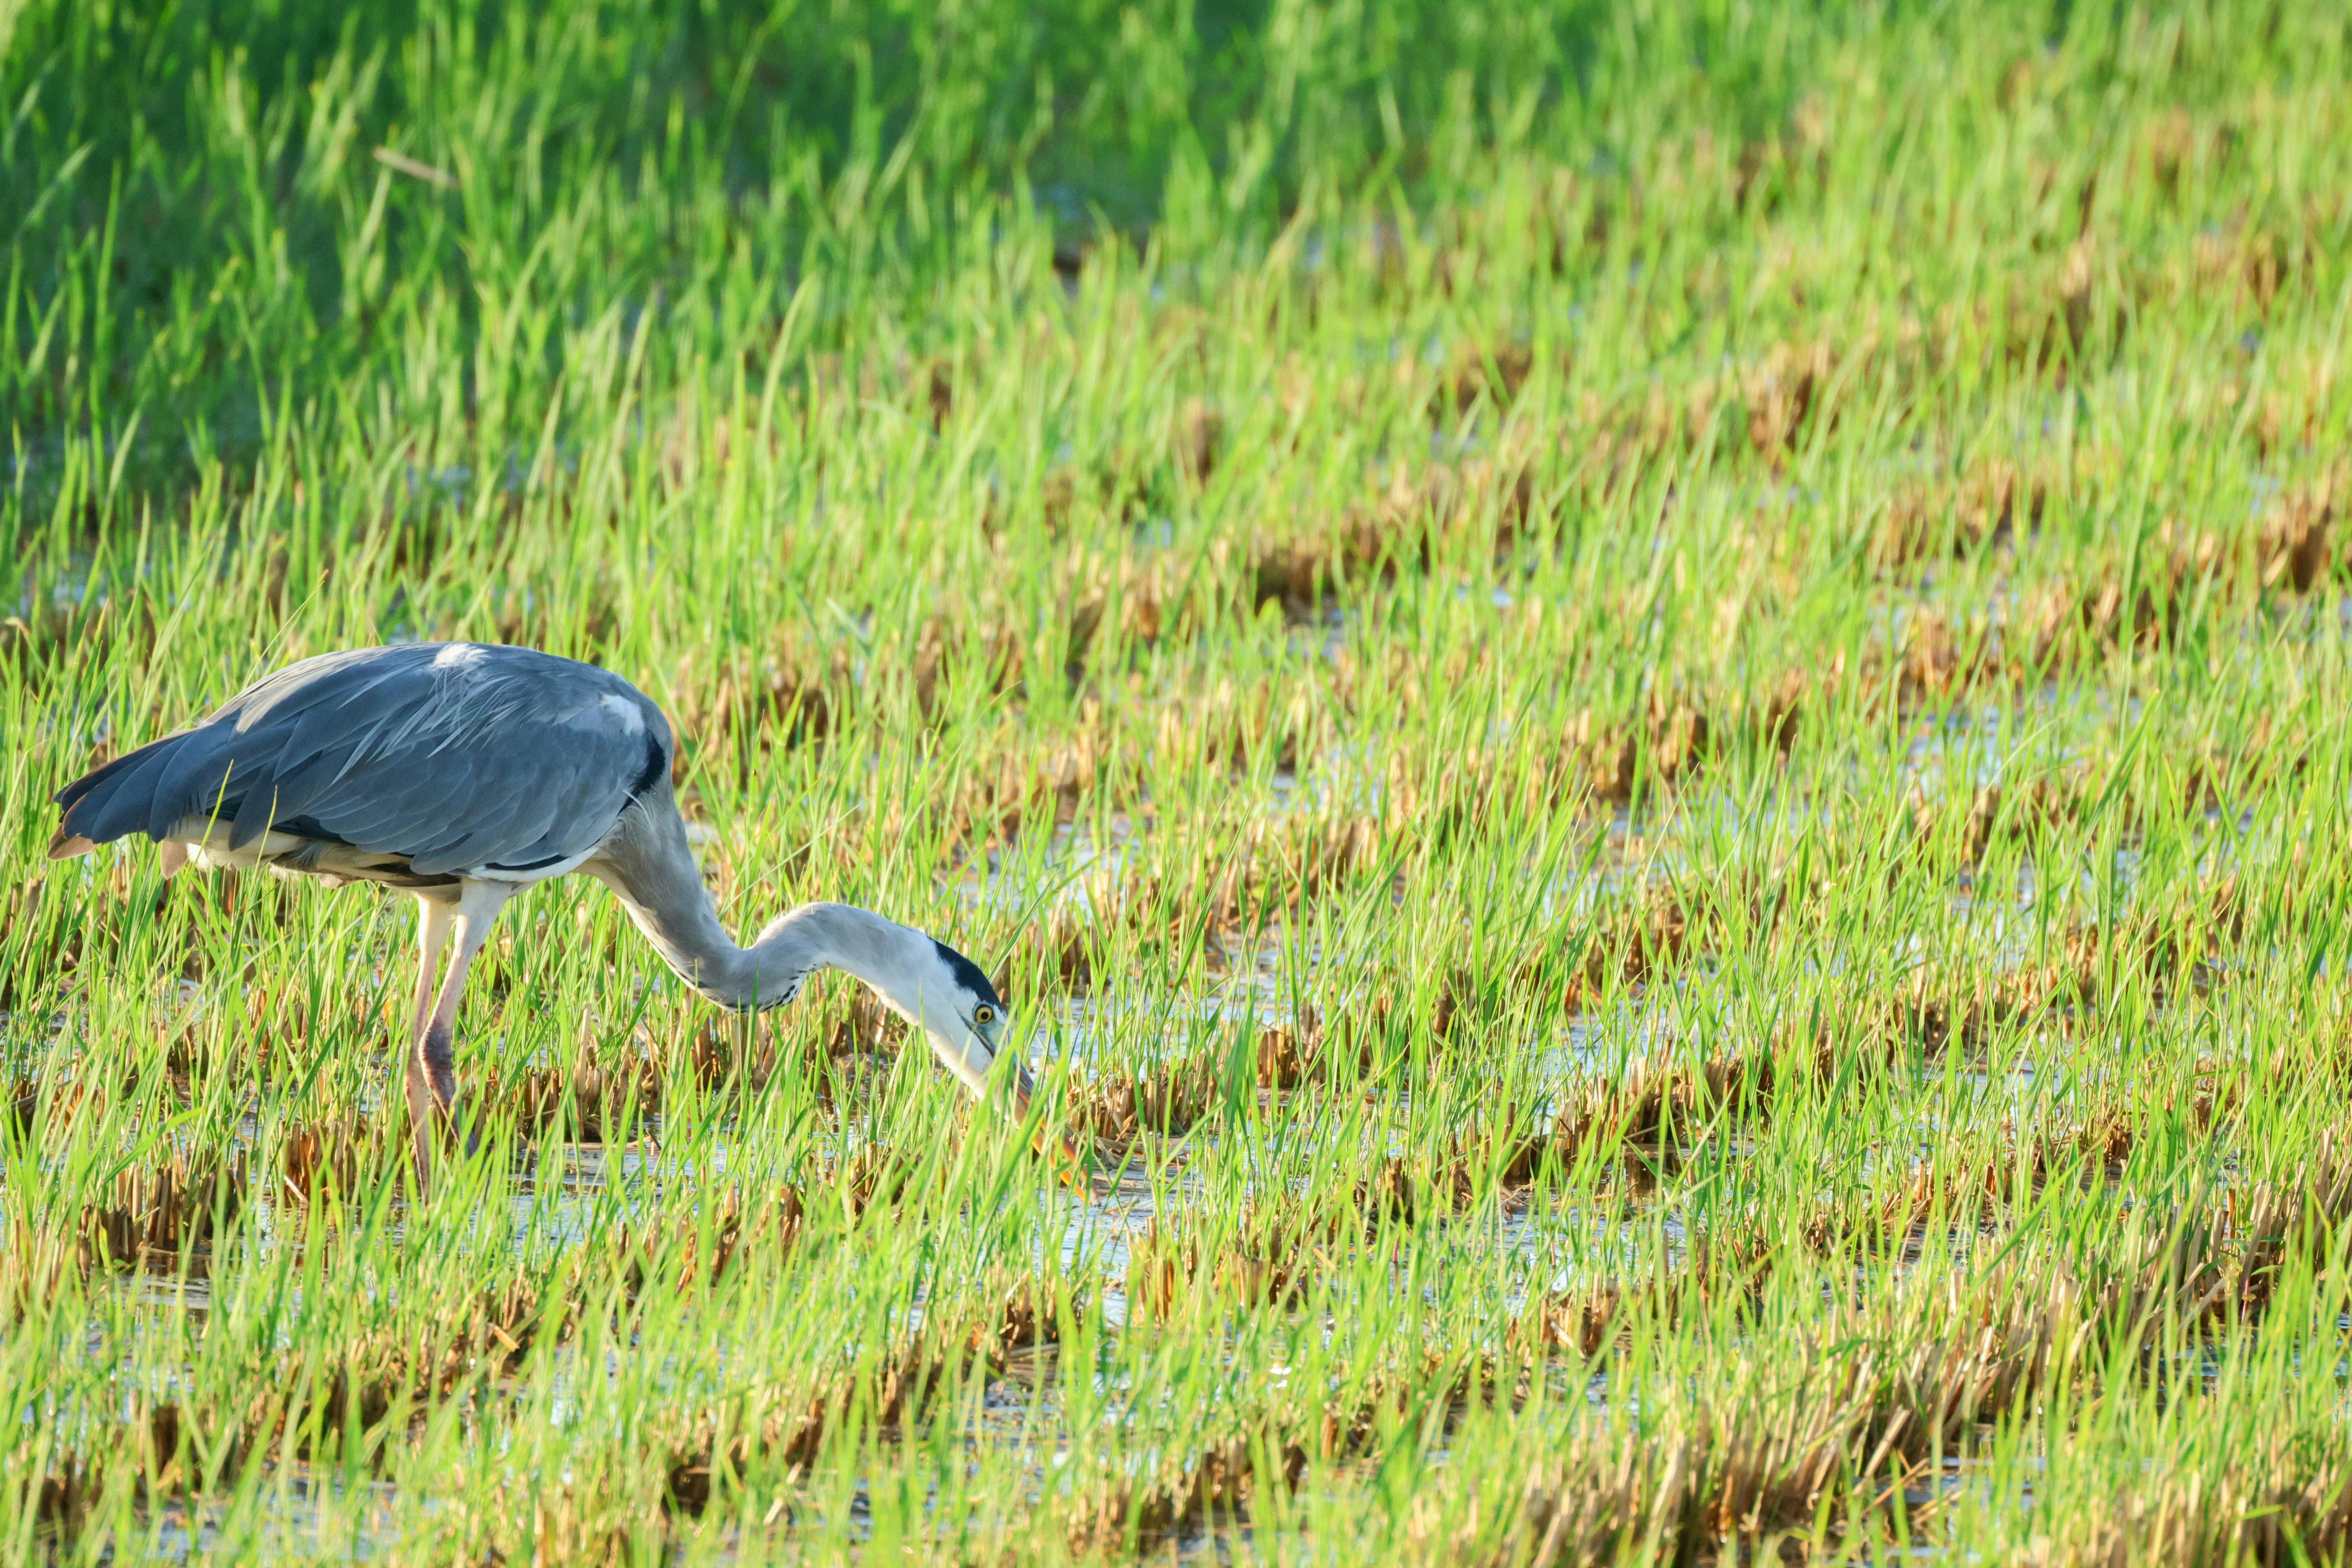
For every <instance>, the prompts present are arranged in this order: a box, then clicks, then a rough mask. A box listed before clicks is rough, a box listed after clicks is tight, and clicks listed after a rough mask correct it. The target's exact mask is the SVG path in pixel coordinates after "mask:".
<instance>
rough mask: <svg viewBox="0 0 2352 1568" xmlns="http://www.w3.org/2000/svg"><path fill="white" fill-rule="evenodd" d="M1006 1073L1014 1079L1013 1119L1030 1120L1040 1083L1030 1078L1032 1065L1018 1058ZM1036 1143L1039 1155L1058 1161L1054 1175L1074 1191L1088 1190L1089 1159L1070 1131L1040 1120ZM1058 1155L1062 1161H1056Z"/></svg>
mask: <svg viewBox="0 0 2352 1568" xmlns="http://www.w3.org/2000/svg"><path fill="white" fill-rule="evenodd" d="M1005 1070H1006V1071H1007V1072H1008V1073H1009V1074H1010V1075H1011V1077H1012V1089H1013V1120H1014V1121H1028V1120H1029V1109H1030V1107H1031V1106H1032V1105H1034V1103H1035V1102H1036V1099H1037V1080H1036V1079H1033V1078H1031V1077H1030V1076H1029V1066H1028V1064H1027V1063H1026V1062H1024V1061H1022V1060H1020V1059H1019V1058H1013V1060H1011V1061H1008V1062H1006V1063H1005ZM1035 1142H1036V1149H1037V1152H1038V1153H1040V1154H1043V1155H1045V1158H1046V1159H1048V1160H1052V1161H1053V1162H1054V1164H1055V1167H1056V1168H1055V1172H1054V1174H1055V1176H1057V1177H1059V1178H1060V1179H1061V1182H1062V1184H1063V1185H1064V1186H1066V1187H1069V1188H1071V1189H1072V1190H1073V1191H1083V1190H1085V1189H1087V1186H1088V1183H1087V1160H1086V1156H1085V1155H1084V1154H1081V1153H1080V1152H1078V1146H1077V1144H1076V1142H1072V1141H1071V1138H1070V1135H1069V1133H1068V1131H1066V1130H1064V1129H1062V1128H1058V1127H1048V1126H1047V1125H1046V1124H1045V1122H1043V1121H1040V1122H1039V1123H1038V1124H1037V1133H1036V1139H1035ZM1056 1154H1059V1155H1060V1156H1061V1158H1060V1159H1058V1160H1055V1158H1054V1157H1055V1155H1056Z"/></svg>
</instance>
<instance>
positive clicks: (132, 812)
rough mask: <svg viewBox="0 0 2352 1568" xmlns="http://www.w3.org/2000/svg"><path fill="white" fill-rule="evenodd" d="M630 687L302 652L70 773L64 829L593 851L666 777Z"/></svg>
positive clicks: (640, 699) (413, 847) (559, 673)
mask: <svg viewBox="0 0 2352 1568" xmlns="http://www.w3.org/2000/svg"><path fill="white" fill-rule="evenodd" d="M670 752H671V739H670V734H669V727H668V725H667V722H666V721H664V720H663V719H662V716H661V711H660V710H658V709H656V707H655V706H654V705H653V704H652V703H651V702H649V701H647V700H646V699H645V697H644V696H643V695H641V694H640V693H639V692H638V691H637V690H636V689H635V688H634V687H632V686H630V685H629V684H628V682H626V681H625V680H623V679H620V678H619V677H618V676H615V675H613V674H611V673H610V672H609V671H606V670H603V669H599V668H596V667H595V666H593V665H587V664H580V663H575V662H574V661H572V660H571V659H564V658H554V657H553V656H551V655H548V654H543V653H540V652H537V651H535V650H533V649H530V648H516V647H498V646H495V645H481V644H432V643H424V644H415V645H411V646H406V647H383V648H365V649H359V650H356V651H353V652H349V653H339V654H329V655H326V656H323V657H322V658H313V659H306V660H304V661H302V662H301V663H299V664H295V665H289V667H287V668H284V669H281V670H278V671H277V672H276V673H274V674H272V675H270V676H268V677H267V678H266V679H262V680H260V681H258V682H257V683H256V684H254V685H253V686H251V687H248V688H247V689H246V690H244V691H242V692H240V693H238V694H237V695H236V697H234V698H232V699H231V700H229V701H228V702H226V703H225V704H224V705H223V706H222V707H221V708H220V709H219V710H218V711H216V712H215V713H214V714H213V715H212V716H211V717H210V718H208V719H206V720H205V722H204V723H202V724H200V725H198V726H196V727H195V728H194V729H193V730H189V731H184V732H182V733H180V734H178V735H173V736H168V737H166V738H165V739H163V740H162V741H158V742H154V743H153V744H152V745H150V746H146V747H142V748H141V749H140V750H139V751H137V752H131V753H129V754H127V755H125V756H122V757H120V758H117V759H115V760H114V761H113V762H112V763H109V764H108V765H107V766H105V767H103V768H100V769H98V770H97V771H96V772H94V773H89V774H88V775H86V776H85V777H83V778H81V779H79V780H77V781H76V782H75V783H73V784H68V786H67V787H66V788H65V789H64V790H62V791H61V792H59V794H58V805H62V806H64V807H65V823H64V826H62V827H60V828H59V830H58V834H59V838H60V840H63V839H64V838H66V837H68V836H72V835H79V836H81V837H86V838H89V839H90V840H91V841H92V842H95V843H101V844H102V843H106V842H108V841H109V840H111V839H115V838H120V837H123V836H124V835H125V834H128V833H133V832H139V831H142V830H143V831H144V832H146V833H147V834H148V835H150V836H151V837H163V836H164V835H165V834H166V833H167V832H168V831H169V830H170V829H171V828H172V827H173V825H175V824H177V823H181V822H184V820H186V819H187V818H188V817H190V816H199V817H209V816H215V815H217V816H218V817H219V818H220V819H221V820H223V821H226V822H228V823H230V824H232V826H231V829H230V843H231V847H244V846H246V845H247V844H250V843H251V842H252V841H253V840H254V839H255V838H257V837H259V836H260V835H261V834H262V832H263V831H264V830H265V829H268V828H270V827H276V828H278V829H279V830H280V831H284V832H289V833H294V834H297V835H299V836H306V837H314V838H323V839H330V840H333V841H337V842H341V843H345V844H350V845H352V846H354V847H358V848H361V849H363V850H367V851H370V852H373V853H377V854H385V855H400V856H405V857H408V858H410V860H411V864H412V868H413V869H415V870H416V871H417V872H419V873H422V874H428V875H431V874H440V873H445V872H449V871H456V870H462V869H467V868H479V867H495V868H506V869H520V868H528V867H530V866H533V865H547V864H552V863H554V862H556V861H558V860H562V859H568V858H573V857H576V856H579V855H582V854H585V853H586V852H587V851H589V850H591V849H593V848H594V847H595V846H596V845H597V844H598V843H599V842H601V841H602V839H603V838H604V836H605V835H606V834H608V833H609V832H610V831H611V830H612V827H613V825H614V822H615V821H616V820H617V819H618V818H619V816H620V814H621V812H622V810H623V809H625V807H626V806H627V805H628V804H629V802H630V800H632V799H633V798H635V796H636V795H639V794H642V793H644V792H645V791H646V789H648V788H650V787H651V786H652V784H653V783H654V782H655V780H656V779H657V778H658V777H659V776H660V775H661V773H663V772H665V771H667V767H668V763H669V756H670Z"/></svg>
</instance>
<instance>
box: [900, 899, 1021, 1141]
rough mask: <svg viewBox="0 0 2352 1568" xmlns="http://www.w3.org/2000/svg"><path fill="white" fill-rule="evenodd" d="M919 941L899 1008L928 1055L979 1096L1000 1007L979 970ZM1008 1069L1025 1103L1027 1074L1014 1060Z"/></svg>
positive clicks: (1000, 1036) (998, 1030)
mask: <svg viewBox="0 0 2352 1568" xmlns="http://www.w3.org/2000/svg"><path fill="white" fill-rule="evenodd" d="M910 934H911V935H913V936H915V937H916V938H918V939H919V940H918V942H917V943H916V947H917V951H916V952H915V954H914V955H913V957H914V963H913V964H912V967H913V968H914V969H915V970H916V971H917V976H916V984H914V985H913V986H912V987H911V988H910V989H911V991H912V995H911V996H910V997H908V998H907V1001H908V1003H910V1004H911V1005H902V1007H901V1011H903V1012H905V1013H907V1015H908V1022H909V1023H912V1024H915V1025H918V1026H920V1028H921V1029H922V1031H923V1033H924V1034H926V1035H928V1036H929V1037H930V1041H931V1049H932V1051H933V1052H935V1053H936V1054H937V1055H938V1057H939V1058H940V1063H941V1064H942V1065H943V1066H945V1067H946V1068H947V1069H948V1070H949V1071H950V1072H951V1073H953V1074H955V1075H956V1077H958V1078H960V1079H962V1080H963V1081H964V1083H965V1085H966V1086H967V1087H968V1088H970V1089H971V1091H972V1093H974V1094H977V1095H982V1096H984V1095H985V1094H986V1092H987V1087H988V1069H989V1066H990V1064H991V1063H992V1062H993V1061H995V1059H996V1054H997V1051H998V1050H999V1049H1000V1048H1001V1047H1002V1046H1003V1040H1004V1001H1003V998H1002V997H1000V996H998V995H997V994H996V987H995V986H994V985H993V984H991V983H990V981H989V978H988V976H987V974H985V973H982V970H981V967H980V965H978V964H977V963H973V962H972V961H971V959H969V958H966V957H965V956H964V955H963V954H962V953H961V952H957V951H956V950H955V949H954V948H951V947H950V946H949V945H948V944H947V943H946V942H940V941H938V940H937V939H935V938H932V937H928V936H923V935H922V934H921V933H920V932H911V933H910ZM1010 1066H1011V1067H1012V1068H1013V1074H1014V1076H1013V1079H1012V1082H1013V1092H1014V1096H1015V1099H1016V1100H1017V1102H1018V1104H1019V1105H1020V1107H1021V1108H1023V1109H1025V1108H1026V1106H1027V1103H1028V1091H1029V1088H1030V1085H1029V1074H1028V1072H1027V1070H1026V1069H1025V1068H1023V1066H1022V1064H1021V1063H1020V1061H1019V1060H1018V1059H1017V1058H1016V1059H1015V1060H1014V1061H1013V1062H1012V1063H1011V1064H1010Z"/></svg>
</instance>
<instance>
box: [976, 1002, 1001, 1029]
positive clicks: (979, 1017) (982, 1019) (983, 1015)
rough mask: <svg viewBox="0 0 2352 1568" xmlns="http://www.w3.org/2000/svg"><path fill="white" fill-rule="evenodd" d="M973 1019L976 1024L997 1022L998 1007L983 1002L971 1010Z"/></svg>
mask: <svg viewBox="0 0 2352 1568" xmlns="http://www.w3.org/2000/svg"><path fill="white" fill-rule="evenodd" d="M971 1021H972V1022H973V1023H975V1024H993V1023H994V1022H996V1009H995V1008H993V1007H992V1006H990V1005H988V1004H987V1003H985V1002H982V1004H981V1005H979V1006H977V1007H974V1008H973V1009H972V1010H971Z"/></svg>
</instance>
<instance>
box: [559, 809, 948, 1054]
mask: <svg viewBox="0 0 2352 1568" xmlns="http://www.w3.org/2000/svg"><path fill="white" fill-rule="evenodd" d="M632 815H633V816H639V818H640V819H639V820H638V821H637V822H635V823H632V824H625V826H624V831H623V832H622V833H621V834H620V835H619V836H617V837H615V839H614V842H613V843H612V844H610V845H608V846H607V847H606V848H605V849H604V852H603V853H602V854H601V855H599V857H598V858H596V860H594V861H592V862H590V863H589V864H588V865H586V866H584V867H583V869H584V870H587V871H589V872H591V873H592V874H593V875H595V876H596V877H597V878H598V879H600V880H602V881H603V882H604V884H605V885H606V886H607V887H609V888H611V889H613V891H614V894H616V895H617V896H618V897H619V899H620V900H621V904H622V907H623V908H625V909H626V910H628V912H629V918H630V919H631V920H632V921H635V924H636V927H637V929H638V930H639V931H643V932H645V934H646V940H647V941H649V942H652V943H653V944H654V949H655V951H656V952H659V953H660V954H661V956H662V961H663V962H664V963H667V964H668V965H669V967H670V968H671V970H672V971H673V972H675V973H677V976H678V978H679V979H681V980H684V981H685V982H686V983H687V984H688V985H691V986H693V987H694V989H695V990H696V991H698V992H699V993H701V994H702V995H703V996H705V997H706V998H708V999H709V1000H710V1001H711V1002H714V1003H716V1004H718V1005H719V1006H722V1007H733V1008H758V1007H772V1006H776V1005H780V1004H782V1003H785V1002H789V1001H791V1000H792V999H793V997H794V996H796V995H798V994H800V988H801V985H802V984H803V982H805V981H806V980H807V978H808V977H809V975H810V974H812V973H814V972H815V971H817V970H820V969H838V970H841V971H842V972H844V973H847V974H851V975H854V976H856V978H857V979H859V980H862V981H864V982H865V983H866V984H867V985H869V986H871V987H873V988H874V990H875V991H876V992H877V993H879V994H880V995H881V996H882V998H883V1000H884V1001H886V1002H887V1003H889V1004H890V1005H892V1006H893V1007H894V1008H896V1009H898V1011H900V1012H902V1013H905V1014H907V1015H908V1016H915V1014H914V1013H913V1011H912V1010H911V1009H910V1008H909V1006H908V1001H909V999H908V997H906V996H905V995H904V993H905V991H906V989H907V987H906V985H905V984H903V983H902V982H903V981H904V979H905V975H906V969H907V966H906V963H905V958H904V952H903V951H902V950H903V948H904V946H905V944H906V942H907V941H908V939H909V938H910V937H913V936H915V935H917V934H918V933H915V932H913V931H909V930H908V928H907V927H905V926H902V925H899V924H898V923H897V922H896V921H889V920H886V919H884V918H883V917H882V916H880V915H877V914H875V913H873V912H872V911H871V910H861V909H858V908H856V907H855V906H853V905H849V904H803V905H802V906H800V907H799V908H798V909H795V910H792V911H791V912H789V913H787V914H785V915H783V916H782V917H781V918H779V919H777V920H775V921H772V922H771V923H770V924H769V925H768V927H767V928H766V929H765V930H764V931H761V933H760V935H759V938H758V940H756V941H754V942H752V943H751V946H749V947H739V946H738V945H736V943H735V941H734V939H733V938H731V937H730V936H729V935H728V934H727V929H726V928H725V927H724V926H722V925H720V924H719V910H718V906H717V903H716V901H715V900H713V899H712V898H711V896H710V889H708V888H706V887H704V886H703V883H702V872H701V868H699V867H698V866H697V865H696V864H695V859H694V852H693V850H692V848H691V847H689V846H688V843H687V841H686V825H685V822H684V821H683V820H682V819H681V818H679V816H677V809H676V807H675V806H674V805H673V806H671V808H670V809H669V810H667V811H666V812H663V811H658V810H655V811H646V812H644V813H642V814H641V815H640V814H636V813H633V814H632Z"/></svg>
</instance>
